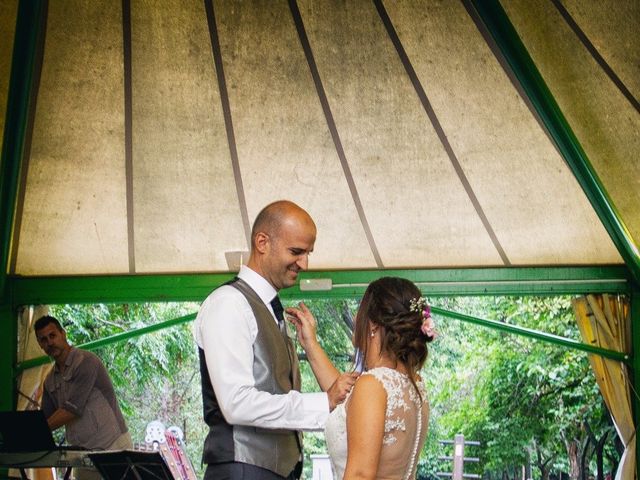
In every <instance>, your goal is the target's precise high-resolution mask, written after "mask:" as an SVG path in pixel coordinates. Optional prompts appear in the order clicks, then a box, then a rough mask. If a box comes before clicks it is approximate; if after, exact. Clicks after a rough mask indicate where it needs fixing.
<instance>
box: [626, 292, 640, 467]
mask: <svg viewBox="0 0 640 480" xmlns="http://www.w3.org/2000/svg"><path fill="white" fill-rule="evenodd" d="M630 298H631V302H630V303H631V312H630V315H629V316H630V321H631V342H632V353H633V362H632V364H631V365H632V374H631V380H632V382H633V385H632V387H633V388H632V390H631V402H632V407H633V421H634V423H635V427H636V431H637V428H638V425H640V397H638V389H639V388H640V285H639V284H634V285H633V287H632V290H631V294H630ZM639 460H640V441H638V438H637V435H636V478H640V461H639Z"/></svg>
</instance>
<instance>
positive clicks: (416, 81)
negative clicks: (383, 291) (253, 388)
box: [0, 0, 640, 280]
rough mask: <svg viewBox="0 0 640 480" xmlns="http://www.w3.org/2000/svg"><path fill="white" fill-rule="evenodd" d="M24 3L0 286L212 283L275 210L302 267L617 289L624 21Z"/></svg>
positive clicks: (567, 11)
mask: <svg viewBox="0 0 640 480" xmlns="http://www.w3.org/2000/svg"><path fill="white" fill-rule="evenodd" d="M9 3H11V2H6V3H5V4H4V6H3V7H2V10H0V28H2V32H3V35H2V36H3V38H12V37H13V34H14V24H15V19H16V16H17V15H18V9H17V7H16V6H15V5H9ZM25 3H29V2H25ZM33 3H35V4H38V2H33ZM41 4H42V5H41V8H42V11H41V13H38V11H37V8H36V9H35V10H34V11H35V12H36V15H38V17H37V18H40V19H41V20H42V28H41V29H37V28H36V27H34V26H33V23H37V22H32V25H31V31H32V32H33V31H34V29H35V30H36V33H31V35H32V37H33V38H34V39H35V40H36V48H35V49H34V50H33V55H32V57H33V59H34V61H33V63H29V64H28V65H27V66H29V65H31V66H32V67H33V72H34V74H33V79H34V81H33V83H32V84H30V85H28V88H27V90H26V94H25V95H26V96H25V98H26V99H28V105H29V108H30V110H29V112H30V115H29V117H28V119H27V120H26V121H25V134H24V146H23V149H22V152H23V154H24V155H23V157H24V158H22V160H21V169H20V173H19V175H16V176H15V178H14V181H15V182H16V183H17V184H18V185H19V188H17V196H16V203H15V209H13V210H7V211H9V212H10V213H11V217H12V218H13V224H12V225H13V226H12V228H13V230H12V232H13V233H12V237H11V249H10V250H9V249H7V261H8V273H9V275H10V276H11V277H12V278H16V279H20V278H23V277H27V278H31V277H65V276H84V275H94V276H113V275H118V276H121V275H123V276H128V275H155V274H167V273H168V274H173V275H185V274H186V275H190V274H203V273H207V274H208V273H226V272H231V271H233V270H234V269H235V268H237V259H238V255H237V253H236V254H234V253H233V252H245V251H246V250H248V245H249V234H250V224H251V222H252V221H253V219H254V217H255V216H256V214H257V213H258V211H259V210H260V209H261V208H262V207H263V206H264V205H266V204H267V203H269V202H271V201H273V200H277V199H280V198H288V199H291V200H293V201H295V202H297V203H299V204H300V205H301V206H303V207H304V208H305V209H307V210H308V211H309V212H310V214H311V215H312V216H313V218H314V219H315V221H316V223H317V225H318V231H319V234H318V239H317V243H316V246H315V251H314V253H313V256H312V260H311V268H312V269H315V270H322V271H325V270H332V271H334V270H337V271H347V272H349V271H361V270H366V271H371V270H381V269H385V270H386V269H411V270H414V269H417V270H428V269H467V268H478V267H480V268H499V269H501V268H514V267H515V268H519V267H558V266H561V267H567V266H569V267H600V266H610V265H613V266H624V265H625V264H626V266H627V268H628V269H629V270H630V271H631V273H632V275H634V276H636V280H637V275H638V272H639V271H640V266H639V265H640V264H639V262H638V258H639V256H638V239H639V238H640V208H638V207H639V206H640V173H639V172H640V169H639V167H640V160H639V157H638V153H637V152H638V151H640V114H639V112H640V109H639V104H638V100H637V99H638V96H639V93H640V39H639V38H640V37H639V36H638V35H637V31H636V27H637V25H638V23H639V20H640V4H639V3H638V2H634V1H626V2H621V1H602V2H587V3H585V2H579V1H566V0H565V1H562V2H560V1H559V0H554V1H542V0H536V1H528V0H527V1H522V0H521V1H516V0H505V1H503V2H502V5H500V4H499V3H497V2H473V1H462V2H418V1H403V2H382V1H380V0H374V1H373V2H341V1H326V2H317V1H297V2H296V1H294V0H292V1H290V2H288V3H287V2H284V1H281V2H260V1H255V2H227V1H224V2H211V1H209V0H205V1H204V2H183V1H162V2H128V1H125V2H86V1H80V0H68V1H65V2H41ZM123 5H124V10H123V9H122V6H123ZM44 6H46V9H45V8H44ZM502 9H504V10H502ZM505 13H506V15H503V14H505ZM31 20H33V18H32V19H31ZM511 26H513V28H514V29H515V30H514V31H513V32H512V31H510V30H509V28H510V27H511ZM21 28H22V27H21V26H20V23H18V31H17V33H18V35H17V36H16V38H18V39H20V38H21V36H20V35H22V34H24V35H28V32H21V31H20V29H21ZM27 30H28V28H27ZM520 41H521V42H522V43H521V44H520ZM519 47H523V48H522V49H519ZM20 48H21V47H20V46H18V47H17V50H16V51H17V52H20V51H21V50H20ZM11 55H12V44H11V42H2V44H1V45H0V57H1V58H0V101H1V104H0V106H4V105H5V104H6V103H7V99H9V100H11V95H15V92H18V91H19V86H18V85H12V89H13V90H12V91H11V92H13V93H11V92H10V91H9V79H10V71H11V69H10V66H11ZM16 61H18V62H19V61H20V59H17V60H16V58H14V59H13V62H14V73H13V75H14V77H13V78H14V79H16V81H18V80H20V78H19V77H17V76H16V75H18V74H16V71H15V68H16V67H15V64H16ZM538 73H539V77H538V76H537V75H538ZM556 107H557V108H556ZM9 113H11V108H10V109H9ZM11 122H15V119H14V118H12V117H10V115H8V116H7V123H6V125H5V124H0V126H1V127H2V129H3V131H4V132H5V136H4V141H5V142H8V141H9V142H14V141H15V140H14V139H13V138H10V137H8V135H7V133H6V132H7V131H9V129H10V128H11V127H12V125H11ZM11 131H13V130H11ZM8 138H9V139H8ZM6 150H8V146H7V145H5V149H4V150H3V152H5V151H6ZM14 157H15V156H14ZM11 160H12V158H11V156H10V154H6V155H5V154H4V153H3V161H4V162H5V167H4V168H5V169H6V163H7V162H8V161H11ZM13 160H16V159H15V158H13ZM5 171H8V170H5ZM3 173H4V172H3Z"/></svg>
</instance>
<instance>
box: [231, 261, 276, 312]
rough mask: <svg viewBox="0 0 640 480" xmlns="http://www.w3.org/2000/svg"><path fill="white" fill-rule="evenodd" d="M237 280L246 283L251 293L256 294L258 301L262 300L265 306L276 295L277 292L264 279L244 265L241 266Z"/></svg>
mask: <svg viewBox="0 0 640 480" xmlns="http://www.w3.org/2000/svg"><path fill="white" fill-rule="evenodd" d="M238 278H241V279H242V280H244V281H245V282H247V283H248V284H249V286H250V287H251V288H252V289H253V291H254V292H256V293H257V294H258V296H259V297H260V300H262V301H263V302H264V304H265V305H269V303H271V300H273V299H274V298H275V296H276V295H277V294H278V291H277V290H276V289H275V288H273V285H271V284H270V283H269V282H268V281H267V279H266V278H264V277H263V276H262V275H260V274H259V273H257V272H255V271H254V270H251V269H250V268H249V267H247V266H246V265H242V266H241V267H240V271H239V272H238Z"/></svg>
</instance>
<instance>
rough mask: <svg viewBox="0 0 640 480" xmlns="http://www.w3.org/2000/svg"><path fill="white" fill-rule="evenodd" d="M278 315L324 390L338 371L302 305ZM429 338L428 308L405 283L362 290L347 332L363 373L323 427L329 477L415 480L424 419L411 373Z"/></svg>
mask: <svg viewBox="0 0 640 480" xmlns="http://www.w3.org/2000/svg"><path fill="white" fill-rule="evenodd" d="M286 311H287V313H288V314H289V320H290V321H291V322H292V323H293V324H294V325H295V326H296V331H297V336H298V340H299V341H300V344H301V345H302V347H303V348H304V350H305V352H306V354H307V357H308V358H309V360H310V362H309V363H310V364H311V365H312V366H313V369H314V374H315V375H316V378H317V379H318V382H319V383H320V387H321V388H322V389H323V390H326V389H327V388H328V387H329V386H331V384H332V383H333V382H334V381H335V380H336V379H337V378H338V376H339V372H338V370H337V369H336V368H335V367H334V365H333V364H332V363H331V361H330V360H329V358H328V357H327V355H326V354H325V352H324V350H323V349H322V347H321V346H320V344H319V343H318V340H317V338H316V320H315V318H314V317H313V315H312V314H311V312H310V311H309V309H308V308H307V307H306V305H305V304H304V303H300V304H299V308H288V309H287V310H286ZM434 336H435V331H434V327H433V321H432V319H431V315H430V309H429V306H428V305H427V303H426V301H425V300H424V299H423V298H422V297H421V296H420V290H419V289H418V288H417V287H416V286H415V285H414V284H413V283H412V282H410V281H408V280H405V279H403V278H395V277H384V278H380V279H379V280H376V281H374V282H372V283H371V284H370V285H369V287H368V288H367V290H366V291H365V293H364V296H363V298H362V301H361V303H360V307H359V308H358V313H357V314H356V318H355V326H354V333H353V344H354V346H355V347H356V351H359V352H360V353H361V356H362V359H363V360H364V372H363V373H362V375H361V376H360V377H359V378H358V380H357V382H356V384H355V386H354V387H353V390H352V391H351V393H350V395H349V396H348V397H347V399H346V400H345V402H344V403H342V404H340V405H339V406H338V407H336V408H335V409H334V410H333V412H332V413H331V414H330V416H329V419H328V420H327V424H326V427H325V438H326V441H327V448H328V450H329V456H330V457H331V464H332V467H333V472H334V475H335V478H338V479H345V480H347V479H360V478H371V479H373V478H376V479H413V478H415V476H416V466H417V462H418V457H419V455H420V451H421V449H422V446H423V445H424V441H425V437H426V433H427V426H428V421H429V404H428V401H427V397H426V393H425V391H424V384H423V382H422V379H421V378H420V376H419V373H418V372H419V370H420V368H421V367H422V365H423V364H424V362H425V360H426V358H427V343H428V342H430V341H431V340H433V338H434Z"/></svg>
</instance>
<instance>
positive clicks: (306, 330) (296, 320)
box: [285, 302, 318, 351]
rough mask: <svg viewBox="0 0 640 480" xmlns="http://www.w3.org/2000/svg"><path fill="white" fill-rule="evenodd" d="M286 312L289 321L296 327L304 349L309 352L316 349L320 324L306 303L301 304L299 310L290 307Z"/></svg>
mask: <svg viewBox="0 0 640 480" xmlns="http://www.w3.org/2000/svg"><path fill="white" fill-rule="evenodd" d="M285 312H286V313H287V320H289V321H290V322H291V323H292V324H293V325H295V327H296V334H297V336H298V341H299V342H300V345H302V348H304V350H305V351H307V349H309V348H312V347H314V346H315V345H316V344H317V343H318V339H317V337H316V330H317V328H318V323H317V322H316V319H315V317H314V316H313V314H312V313H311V311H310V310H309V308H308V307H307V306H306V305H305V304H304V302H300V303H299V304H298V308H296V307H288V308H286V309H285Z"/></svg>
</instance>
